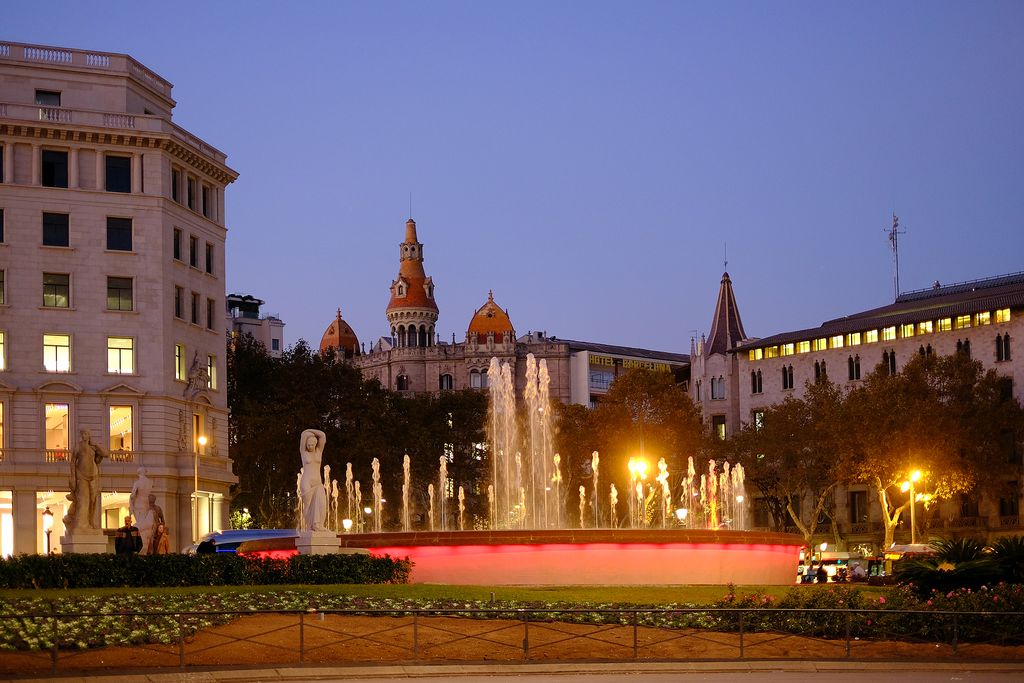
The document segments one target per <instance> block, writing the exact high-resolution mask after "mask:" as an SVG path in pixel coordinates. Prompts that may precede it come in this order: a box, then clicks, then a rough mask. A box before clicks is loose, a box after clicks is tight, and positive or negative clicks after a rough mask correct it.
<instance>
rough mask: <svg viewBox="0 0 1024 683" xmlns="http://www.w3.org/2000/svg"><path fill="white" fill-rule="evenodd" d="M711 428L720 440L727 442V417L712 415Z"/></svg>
mask: <svg viewBox="0 0 1024 683" xmlns="http://www.w3.org/2000/svg"><path fill="white" fill-rule="evenodd" d="M711 426H712V429H713V430H714V432H715V436H717V437H718V438H719V439H720V440H722V441H725V436H726V435H725V415H712V416H711Z"/></svg>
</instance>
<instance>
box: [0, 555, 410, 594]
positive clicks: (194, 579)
mask: <svg viewBox="0 0 1024 683" xmlns="http://www.w3.org/2000/svg"><path fill="white" fill-rule="evenodd" d="M411 569H412V562H411V561H410V560H409V559H408V558H406V559H402V560H396V559H393V558H392V557H390V556H387V555H385V556H383V557H377V556H372V555H294V556H292V557H290V558H289V559H287V560H274V559H259V558H254V557H242V556H239V555H235V554H233V553H214V554H210V555H176V554H174V555H109V554H102V555H83V554H75V553H64V554H59V555H17V556H14V557H10V558H7V559H3V560H0V588H120V587H129V588H142V587H159V586H262V585H272V584H331V583H408V581H409V572H410V571H411Z"/></svg>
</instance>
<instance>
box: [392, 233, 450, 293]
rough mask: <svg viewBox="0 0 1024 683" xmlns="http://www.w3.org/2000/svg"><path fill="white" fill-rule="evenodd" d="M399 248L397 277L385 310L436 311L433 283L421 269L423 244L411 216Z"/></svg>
mask: <svg viewBox="0 0 1024 683" xmlns="http://www.w3.org/2000/svg"><path fill="white" fill-rule="evenodd" d="M401 248H402V257H401V261H400V262H399V266H398V278H397V279H396V280H395V281H394V282H392V283H391V299H390V300H389V301H388V307H387V311H388V312H391V311H394V310H397V309H402V308H413V309H418V310H422V309H427V310H430V311H434V312H437V310H438V309H437V303H436V302H435V301H434V283H433V280H432V279H431V278H429V277H427V274H426V272H424V270H423V245H422V244H420V242H419V241H418V239H417V236H416V221H414V220H413V219H411V218H410V219H409V220H408V221H406V222H405V241H404V242H402V244H401Z"/></svg>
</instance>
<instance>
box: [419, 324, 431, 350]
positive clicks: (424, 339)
mask: <svg viewBox="0 0 1024 683" xmlns="http://www.w3.org/2000/svg"><path fill="white" fill-rule="evenodd" d="M420 346H429V344H428V343H427V326H426V325H420Z"/></svg>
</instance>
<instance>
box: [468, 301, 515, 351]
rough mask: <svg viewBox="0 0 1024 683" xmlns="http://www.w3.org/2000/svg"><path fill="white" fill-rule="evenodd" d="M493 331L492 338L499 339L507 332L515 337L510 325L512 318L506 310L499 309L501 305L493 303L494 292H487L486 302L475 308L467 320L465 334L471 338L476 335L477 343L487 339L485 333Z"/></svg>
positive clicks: (513, 329)
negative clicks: (471, 316) (474, 311)
mask: <svg viewBox="0 0 1024 683" xmlns="http://www.w3.org/2000/svg"><path fill="white" fill-rule="evenodd" d="M491 332H493V333H494V338H495V339H496V340H497V341H501V336H502V335H503V334H504V333H505V332H508V333H509V335H510V336H511V338H512V339H515V338H516V331H515V328H513V327H512V320H511V319H510V318H509V317H508V312H507V311H503V310H501V306H499V305H498V304H496V303H494V292H493V291H489V292H487V303H485V304H484V305H483V306H481V307H480V308H478V309H477V311H476V313H474V314H473V318H472V319H471V320H470V321H469V329H468V330H467V336H468V337H469V338H470V339H472V338H473V335H476V340H477V342H478V343H483V342H486V341H487V335H488V334H489V333H491Z"/></svg>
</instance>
